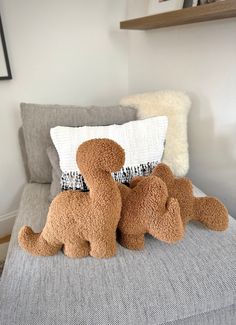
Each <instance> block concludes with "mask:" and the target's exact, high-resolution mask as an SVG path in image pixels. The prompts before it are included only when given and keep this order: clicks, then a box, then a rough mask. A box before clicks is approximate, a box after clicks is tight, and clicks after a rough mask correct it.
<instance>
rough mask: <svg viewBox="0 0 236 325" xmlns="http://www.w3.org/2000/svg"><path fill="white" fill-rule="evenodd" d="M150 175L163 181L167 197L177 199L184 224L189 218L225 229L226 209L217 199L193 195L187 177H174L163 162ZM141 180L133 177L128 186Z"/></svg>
mask: <svg viewBox="0 0 236 325" xmlns="http://www.w3.org/2000/svg"><path fill="white" fill-rule="evenodd" d="M152 175H153V176H156V177H159V178H160V179H162V181H163V182H165V184H166V186H167V190H168V194H169V197H173V198H176V199H177V200H178V202H179V206H180V213H181V217H182V220H183V224H184V225H186V224H187V223H188V222H189V221H190V220H196V221H199V222H201V223H202V224H203V225H204V226H206V227H207V228H209V229H211V230H216V231H223V230H226V229H227V227H228V211H227V209H226V208H225V206H224V205H223V204H222V203H221V202H220V201H219V200H218V199H216V198H214V197H208V196H206V197H194V195H193V189H192V188H193V186H192V182H191V181H190V180H189V179H187V178H176V177H175V176H174V175H173V173H172V171H171V169H170V168H169V167H168V166H167V165H165V164H158V165H157V166H156V167H155V168H154V170H153V171H152ZM142 181H143V177H142V176H137V177H134V178H133V180H132V181H131V183H130V187H131V188H133V189H134V188H136V187H137V186H138V185H139V183H140V182H142Z"/></svg>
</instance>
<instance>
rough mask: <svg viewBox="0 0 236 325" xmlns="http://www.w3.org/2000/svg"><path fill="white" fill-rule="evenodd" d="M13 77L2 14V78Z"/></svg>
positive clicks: (0, 68)
mask: <svg viewBox="0 0 236 325" xmlns="http://www.w3.org/2000/svg"><path fill="white" fill-rule="evenodd" d="M8 79H12V75H11V68H10V63H9V59H8V54H7V46H6V41H5V37H4V32H3V26H2V20H1V15H0V80H8Z"/></svg>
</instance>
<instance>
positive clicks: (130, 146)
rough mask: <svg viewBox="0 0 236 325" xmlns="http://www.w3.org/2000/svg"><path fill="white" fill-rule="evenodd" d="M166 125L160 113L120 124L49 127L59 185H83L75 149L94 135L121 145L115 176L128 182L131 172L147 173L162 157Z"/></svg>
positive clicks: (78, 186)
mask: <svg viewBox="0 0 236 325" xmlns="http://www.w3.org/2000/svg"><path fill="white" fill-rule="evenodd" d="M167 125H168V119H167V117H166V116H159V117H153V118H148V119H145V120H138V121H131V122H128V123H125V124H123V125H109V126H83V127H78V128H73V127H63V126H57V127H55V128H52V129H51V131H50V133H51V138H52V141H53V143H54V145H55V147H56V149H57V152H58V155H59V159H60V168H61V170H62V173H63V174H62V188H63V189H68V188H69V189H82V190H85V189H86V185H85V184H84V181H83V178H82V177H81V175H80V171H79V169H78V166H77V164H76V159H75V158H76V151H77V149H78V146H79V145H80V144H81V143H83V142H84V141H86V140H89V139H94V138H109V139H112V140H114V141H116V142H117V143H118V144H120V145H121V146H122V148H124V150H125V165H124V167H123V168H122V170H121V171H120V172H118V173H115V174H113V177H114V178H115V179H116V180H118V181H121V182H129V180H130V179H131V178H132V177H133V176H134V175H148V174H150V173H151V171H152V169H153V168H154V167H155V166H156V165H157V163H158V162H160V161H161V158H162V155H163V150H164V143H165V136H166V131H167Z"/></svg>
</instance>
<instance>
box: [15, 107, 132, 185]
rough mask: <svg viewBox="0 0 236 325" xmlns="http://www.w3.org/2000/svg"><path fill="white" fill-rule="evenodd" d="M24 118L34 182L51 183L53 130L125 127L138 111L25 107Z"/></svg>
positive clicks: (26, 141) (29, 161) (30, 171)
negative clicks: (51, 134) (113, 125)
mask: <svg viewBox="0 0 236 325" xmlns="http://www.w3.org/2000/svg"><path fill="white" fill-rule="evenodd" d="M21 116H22V122H23V133H24V142H25V148H26V153H27V164H28V169H29V173H30V181H31V182H36V183H50V182H51V180H52V176H51V166H50V163H49V160H48V157H47V152H46V150H47V148H48V147H49V146H50V145H51V144H52V141H51V138H50V134H49V132H50V128H52V127H54V126H57V125H62V126H84V125H91V126H93V125H109V124H123V123H125V122H129V121H131V120H135V119H136V110H135V109H133V108H130V107H121V106H112V107H111V106H110V107H96V106H91V107H78V106H63V105H38V104H25V103H22V104H21Z"/></svg>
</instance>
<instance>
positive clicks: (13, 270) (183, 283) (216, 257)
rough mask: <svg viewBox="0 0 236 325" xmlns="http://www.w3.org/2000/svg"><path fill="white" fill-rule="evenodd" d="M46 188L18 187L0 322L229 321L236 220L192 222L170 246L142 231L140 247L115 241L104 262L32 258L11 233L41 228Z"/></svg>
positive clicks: (126, 324)
mask: <svg viewBox="0 0 236 325" xmlns="http://www.w3.org/2000/svg"><path fill="white" fill-rule="evenodd" d="M49 188H50V186H49V185H43V184H28V185H26V187H25V189H24V193H23V196H22V200H21V206H20V212H19V215H18V218H17V220H16V223H15V226H14V230H13V234H12V238H11V242H10V247H9V251H8V256H7V261H6V266H5V269H4V271H3V276H2V280H1V283H0V324H4V325H12V324H15V325H26V324H27V325H36V324H37V325H39V324H40V325H42V324H47V325H61V324H63V325H65V324H66V325H67V324H71V325H72V324H73V325H74V324H84V325H90V324H91V325H94V324H99V325H107V324H109V325H113V324H114V325H115V324H121V325H131V324H132V325H144V324H145V325H146V324H148V325H149V324H155V325H158V324H173V325H176V324H182V325H194V324H204V325H209V324H210V325H213V324H214V325H229V324H231V325H232V324H235V319H236V309H235V298H236V222H235V220H233V219H232V218H230V226H229V229H228V230H227V231H226V232H223V233H217V232H213V231H208V230H207V229H204V228H203V227H201V225H199V224H194V223H192V224H190V225H188V226H187V233H186V235H185V239H184V240H183V241H181V242H180V243H178V244H176V245H173V246H172V245H167V244H164V243H161V242H159V241H157V240H155V239H153V238H151V237H149V236H147V238H146V246H145V249H144V250H143V251H140V252H136V251H130V250H127V249H125V248H123V247H121V246H119V247H118V252H117V256H116V257H114V258H111V259H107V260H97V259H94V258H90V257H88V258H83V259H75V260H73V259H70V258H68V257H66V256H64V255H63V254H62V253H59V254H58V255H55V256H52V257H33V256H30V255H29V254H27V253H26V252H25V251H23V250H21V249H20V247H19V246H18V243H17V233H18V231H19V228H20V227H21V226H22V225H23V224H28V225H30V226H32V227H33V229H34V230H35V231H40V230H41V229H42V227H43V225H44V223H45V218H46V214H47V210H48V194H49Z"/></svg>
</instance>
